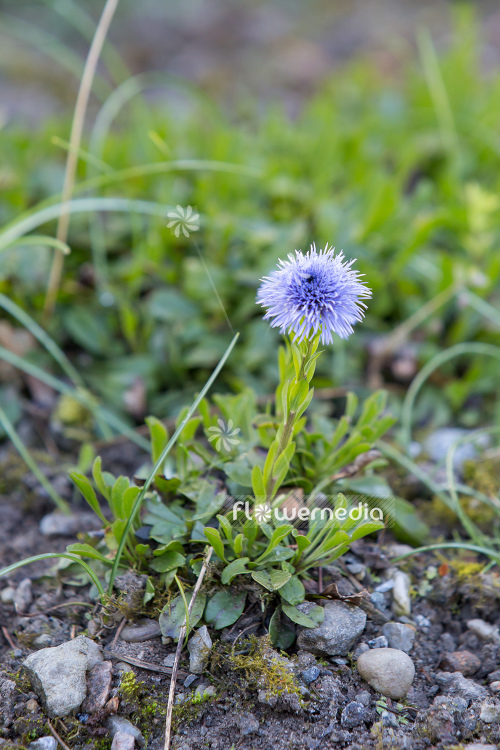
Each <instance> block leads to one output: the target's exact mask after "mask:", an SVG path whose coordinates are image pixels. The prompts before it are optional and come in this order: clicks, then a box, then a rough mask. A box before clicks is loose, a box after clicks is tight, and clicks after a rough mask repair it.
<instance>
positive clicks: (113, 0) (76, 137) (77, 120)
mask: <svg viewBox="0 0 500 750" xmlns="http://www.w3.org/2000/svg"><path fill="white" fill-rule="evenodd" d="M117 6H118V0H106V5H105V6H104V10H103V12H102V16H101V18H100V19H99V23H98V25H97V28H96V32H95V34H94V38H93V40H92V44H91V45H90V50H89V54H88V56H87V60H86V62H85V68H84V70H83V76H82V80H81V81H80V88H79V89H78V96H77V98H76V104H75V112H74V115H73V123H72V125H71V135H70V140H69V144H70V145H69V151H68V157H67V159H66V171H65V173H64V184H63V189H62V194H61V203H62V204H63V206H62V209H61V214H60V216H59V223H58V225H57V234H56V237H57V239H58V240H59V241H60V242H64V243H66V240H67V237H68V228H69V218H70V214H69V212H68V210H67V205H66V206H65V204H67V203H69V201H70V200H71V196H72V194H73V187H74V185H75V176H76V167H77V164H78V151H79V148H80V143H81V140H82V133H83V124H84V122H85V113H86V111H87V105H88V102H89V96H90V92H91V89H92V83H93V81H94V76H95V71H96V68H97V63H98V61H99V57H100V54H101V51H102V47H103V45H104V41H105V39H106V36H107V33H108V30H109V26H110V24H111V21H112V19H113V16H114V14H115V11H116V8H117ZM63 262H64V255H63V252H62V250H59V249H56V250H54V257H53V260H52V268H51V269H50V277H49V283H48V287H47V296H46V297H45V306H44V318H45V319H47V318H48V317H50V316H51V315H52V313H53V311H54V307H55V304H56V299H57V292H58V290H59V283H60V281H61V275H62V269H63Z"/></svg>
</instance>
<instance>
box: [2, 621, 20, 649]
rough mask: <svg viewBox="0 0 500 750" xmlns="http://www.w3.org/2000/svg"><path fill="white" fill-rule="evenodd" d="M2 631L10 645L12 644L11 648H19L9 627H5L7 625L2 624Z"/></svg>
mask: <svg viewBox="0 0 500 750" xmlns="http://www.w3.org/2000/svg"><path fill="white" fill-rule="evenodd" d="M2 633H3V634H4V636H5V640H6V641H7V643H8V644H9V646H10V647H11V648H13V649H16V648H17V646H16V644H15V643H14V641H13V640H12V638H11V637H10V633H9V631H8V630H7V628H5V627H3V626H2Z"/></svg>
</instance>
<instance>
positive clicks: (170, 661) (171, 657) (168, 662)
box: [163, 654, 175, 667]
mask: <svg viewBox="0 0 500 750" xmlns="http://www.w3.org/2000/svg"><path fill="white" fill-rule="evenodd" d="M174 663H175V654H167V656H166V657H165V658H164V659H163V665H164V666H165V667H173V666H174Z"/></svg>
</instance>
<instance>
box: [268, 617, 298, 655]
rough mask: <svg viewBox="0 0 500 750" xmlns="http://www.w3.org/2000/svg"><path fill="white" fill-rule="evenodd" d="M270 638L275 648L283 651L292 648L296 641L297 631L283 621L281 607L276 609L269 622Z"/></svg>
mask: <svg viewBox="0 0 500 750" xmlns="http://www.w3.org/2000/svg"><path fill="white" fill-rule="evenodd" d="M269 637H270V638H271V643H272V644H273V646H276V648H279V649H281V650H283V651H284V650H285V649H287V648H290V646H291V645H292V643H293V642H294V640H295V631H294V630H293V629H292V628H291V627H290V626H289V625H288V624H287V623H284V622H283V621H282V619H281V608H280V607H276V609H275V610H274V612H273V615H272V617H271V619H270V621H269Z"/></svg>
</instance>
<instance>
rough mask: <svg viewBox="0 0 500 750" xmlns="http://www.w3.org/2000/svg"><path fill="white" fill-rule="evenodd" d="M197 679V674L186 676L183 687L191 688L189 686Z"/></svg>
mask: <svg viewBox="0 0 500 750" xmlns="http://www.w3.org/2000/svg"><path fill="white" fill-rule="evenodd" d="M198 677H199V675H197V674H188V676H187V677H186V679H185V680H184V687H185V688H188V687H191V685H192V684H193V682H196V680H197V679H198Z"/></svg>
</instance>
